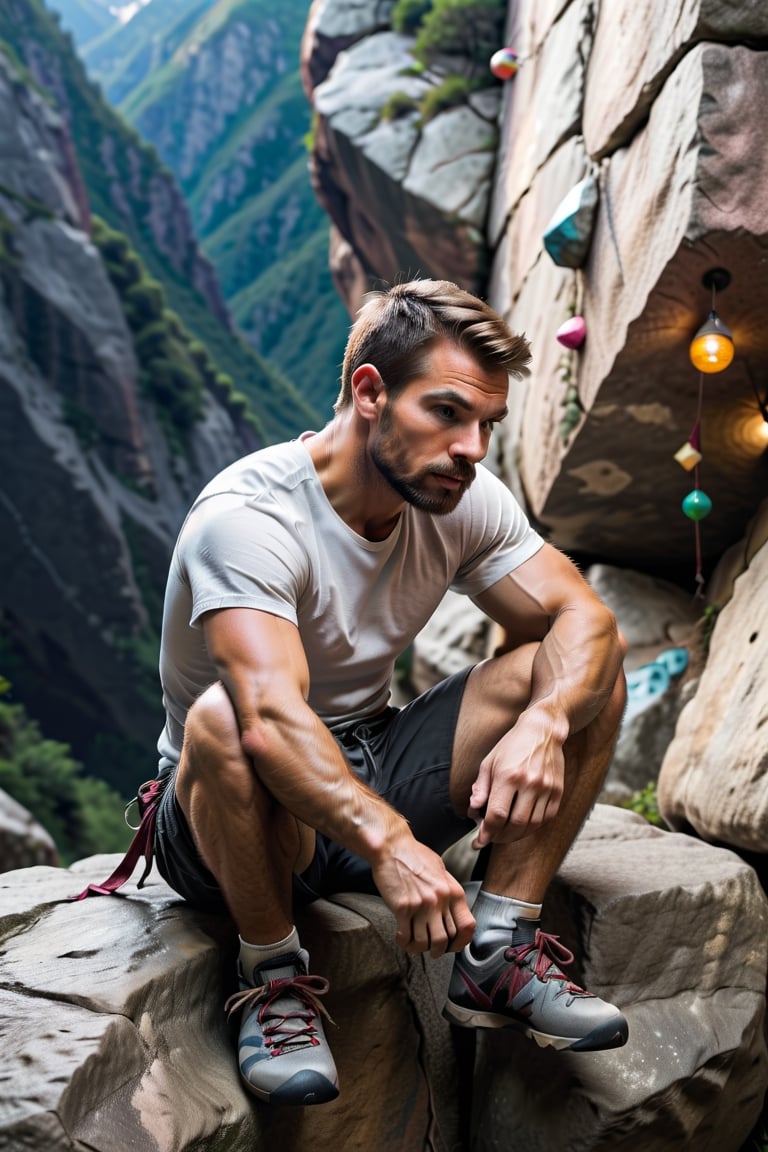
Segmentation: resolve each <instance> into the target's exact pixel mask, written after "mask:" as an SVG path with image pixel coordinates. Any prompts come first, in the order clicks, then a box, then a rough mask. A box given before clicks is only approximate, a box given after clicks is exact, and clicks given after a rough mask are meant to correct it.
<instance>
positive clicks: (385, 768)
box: [155, 668, 474, 911]
mask: <svg viewBox="0 0 768 1152" xmlns="http://www.w3.org/2000/svg"><path fill="white" fill-rule="evenodd" d="M470 671H471V669H470V668H465V669H463V670H462V671H461V672H457V673H455V675H453V676H450V677H448V679H447V680H443V681H441V683H440V684H437V685H435V687H434V688H430V689H429V691H428V692H425V693H424V694H423V695H422V696H419V697H418V698H417V699H416V700H413V701H412V702H411V703H410V704H407V705H406V706H405V707H404V708H400V709H397V708H387V709H386V710H385V711H384V712H382V713H380V714H379V715H378V716H376V717H374V718H373V719H372V720H367V721H360V722H356V723H353V724H347V725H337V726H334V727H332V728H331V732H332V734H333V736H334V737H335V739H336V741H337V742H338V744H339V746H340V747H341V749H342V751H343V752H344V755H345V757H346V759H347V762H348V763H349V765H350V767H351V769H352V771H353V772H354V773H355V775H356V776H358V777H359V778H360V779H362V780H364V781H365V782H366V784H367V785H368V786H369V787H370V788H372V789H373V791H374V792H377V793H378V794H379V796H382V797H383V798H384V799H385V800H386V801H387V803H389V804H391V805H392V807H393V808H396V809H397V811H398V812H400V813H401V814H402V815H403V816H404V817H405V818H406V820H407V821H408V823H409V825H410V828H411V831H412V832H413V835H414V836H415V837H416V839H417V840H419V841H421V843H422V844H426V845H428V846H429V847H430V848H432V849H434V851H435V852H439V853H442V852H444V851H445V849H446V848H448V847H449V846H450V845H451V844H454V843H455V842H456V841H457V840H459V839H461V837H462V836H463V835H464V834H465V833H466V832H468V831H469V830H470V829H471V828H473V827H474V823H473V821H472V820H470V819H468V818H467V817H465V816H457V815H456V813H455V812H454V810H453V807H452V806H451V801H450V796H449V777H450V768H451V756H452V752H453V738H454V733H455V731H456V724H457V721H458V717H459V709H460V707H461V701H462V697H463V695H464V687H465V684H466V682H467V677H468V675H469V673H470ZM171 781H172V776H171V777H170V778H169V784H168V786H167V787H166V789H165V792H164V794H163V797H162V800H161V802H160V806H159V808H158V812H157V824H156V832H155V859H156V861H157V866H158V869H159V871H160V873H161V875H162V876H163V878H164V879H165V880H166V881H167V882H168V883H169V884H170V885H171V887H172V888H173V889H174V890H175V891H176V892H178V893H179V895H180V896H183V897H184V899H185V900H187V901H189V903H190V904H194V905H196V906H197V907H199V908H205V909H209V910H217V911H220V910H223V908H224V907H225V905H224V900H223V897H222V894H221V891H220V889H219V887H218V885H217V883H216V880H215V879H214V877H213V875H212V874H211V872H210V871H209V870H208V868H206V866H205V864H204V863H203V862H202V860H201V859H200V855H199V853H198V851H197V848H196V847H195V844H194V841H193V839H192V836H191V833H190V831H189V827H188V825H187V821H186V819H185V816H184V813H183V812H182V810H181V808H180V807H179V804H178V801H177V799H176V792H175V789H174V788H173V786H172V783H171ZM293 889H294V900H295V902H296V903H297V904H298V905H301V904H307V903H309V902H311V901H312V900H316V899H317V898H318V897H320V896H327V895H330V894H331V893H333V892H371V893H376V886H375V885H374V883H373V878H372V876H371V869H370V866H369V865H368V864H367V863H366V861H365V860H363V859H362V858H361V857H360V856H356V855H355V854H354V852H349V851H348V850H347V849H346V848H342V847H341V845H339V844H336V843H335V842H334V841H333V840H329V839H328V837H327V836H323V835H322V834H321V833H317V837H316V847H315V855H314V857H313V859H312V863H311V864H310V865H309V867H308V868H307V869H306V871H305V872H302V874H301V875H300V876H294V883H293Z"/></svg>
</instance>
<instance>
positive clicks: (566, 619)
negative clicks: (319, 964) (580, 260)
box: [156, 280, 627, 1104]
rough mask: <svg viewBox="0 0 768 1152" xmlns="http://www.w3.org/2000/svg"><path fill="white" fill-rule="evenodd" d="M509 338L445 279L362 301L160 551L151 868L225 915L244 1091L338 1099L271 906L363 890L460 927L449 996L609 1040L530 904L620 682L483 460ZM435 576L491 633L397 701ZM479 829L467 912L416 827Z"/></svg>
mask: <svg viewBox="0 0 768 1152" xmlns="http://www.w3.org/2000/svg"><path fill="white" fill-rule="evenodd" d="M528 358H529V350H528V345H527V342H526V341H525V339H524V338H523V337H520V336H514V335H513V334H512V333H511V332H510V331H509V329H508V328H507V326H506V324H505V323H504V321H503V320H502V319H501V318H500V317H499V316H497V314H496V313H495V312H493V311H492V309H490V308H489V307H488V306H487V305H486V304H484V303H483V302H482V301H480V300H478V299H476V298H475V297H473V296H470V295H469V294H467V293H466V292H464V291H462V290H460V289H459V288H457V287H456V286H455V285H453V284H450V283H447V282H443V281H440V282H434V281H428V280H423V281H414V282H411V283H408V284H401V285H398V286H396V287H394V288H392V289H391V290H390V291H388V292H386V293H380V294H375V295H373V296H372V297H370V298H369V299H368V301H367V303H366V304H365V305H364V306H363V308H362V309H361V311H360V313H359V315H358V317H357V320H356V322H355V324H354V325H353V328H352V331H351V334H350V338H349V342H348V345H347V349H346V353H345V357H344V365H343V371H342V387H341V392H340V395H339V398H338V400H337V403H336V406H335V415H334V418H333V420H332V421H331V422H330V423H329V424H328V425H327V426H326V427H325V428H324V429H323V430H322V431H321V432H319V433H317V434H310V433H307V434H305V435H304V436H302V437H301V438H300V439H299V440H298V441H295V442H292V443H290V444H282V445H278V446H276V447H272V448H267V449H264V450H263V451H261V452H257V453H255V454H253V455H251V456H248V457H246V458H245V459H243V460H240V461H238V462H237V463H235V464H234V465H232V466H231V467H229V468H227V469H226V470H225V471H224V472H222V473H221V474H220V475H219V476H217V477H216V478H215V479H214V480H213V481H212V482H211V483H210V484H209V485H208V486H207V488H206V489H205V490H204V491H203V492H202V494H201V495H200V497H199V498H198V500H197V501H196V503H195V505H194V507H193V508H192V510H191V512H190V514H189V516H188V518H187V520H186V522H185V524H184V526H183V528H182V531H181V533H180V536H179V541H178V544H177V547H176V550H175V553H174V556H173V560H172V564H171V571H170V577H169V582H168V589H167V594H166V605H165V614H164V623H163V639H162V652H161V675H162V681H163V690H164V701H165V706H166V710H167V723H166V727H165V729H164V732H163V734H162V736H161V739H160V741H159V749H160V753H161V777H165V778H166V779H167V780H168V781H169V783H168V786H167V787H166V788H165V792H164V795H163V798H162V801H161V804H160V808H159V811H158V817H157V833H156V852H157V860H158V864H159V867H160V870H161V872H162V873H163V875H164V876H165V877H166V879H167V880H168V881H169V883H170V884H171V885H172V886H173V887H174V888H175V889H176V890H177V891H178V892H179V893H180V894H181V895H182V896H184V897H185V898H186V899H187V900H189V901H191V902H193V903H195V904H197V905H200V906H203V907H212V908H221V907H226V908H227V909H228V910H229V912H230V914H231V916H232V918H233V920H234V922H235V925H236V926H237V929H238V932H239V936H240V956H239V969H240V987H241V991H240V992H239V993H236V994H235V996H234V997H232V998H231V1003H230V1005H229V1006H230V1009H234V1010H237V1009H241V1010H242V1020H241V1026H240V1040H239V1067H240V1073H241V1077H242V1079H243V1082H244V1084H245V1086H246V1087H247V1088H248V1089H249V1090H250V1091H251V1092H253V1093H254V1094H255V1095H256V1096H257V1097H258V1098H259V1099H260V1100H263V1101H273V1102H279V1103H293V1104H309V1103H322V1102H323V1101H327V1100H331V1099H333V1098H334V1097H335V1096H336V1095H337V1093H338V1082H337V1076H336V1070H335V1067H334V1063H333V1058H332V1055H331V1053H330V1050H329V1047H328V1044H327V1041H326V1039H325V1035H324V1032H323V1027H322V1019H321V1017H322V1014H323V1012H324V1009H323V1007H322V1005H321V1002H320V1000H319V996H321V995H322V993H323V992H324V991H325V990H326V989H327V986H328V985H327V982H326V981H325V980H324V979H323V978H321V977H318V976H313V975H310V974H309V972H308V966H309V957H308V955H307V952H306V950H304V949H302V947H301V944H300V941H299V937H298V934H297V931H296V927H295V922H294V909H295V908H296V907H297V906H300V905H301V904H302V903H306V902H307V901H308V900H311V899H314V898H316V897H317V896H319V895H323V894H327V893H331V892H336V891H343V890H360V891H369V892H378V893H379V894H380V895H381V897H382V899H383V900H384V902H385V903H386V905H387V906H388V907H389V908H390V910H391V911H392V913H393V914H394V917H395V921H396V932H397V942H398V944H399V945H400V946H401V947H402V948H403V949H405V951H407V952H411V953H417V952H429V953H430V955H431V956H433V957H438V956H441V955H442V954H443V953H445V952H446V951H449V952H455V953H457V955H456V958H455V960H454V972H453V977H452V980H451V985H450V990H449V995H448V1001H447V1004H446V1007H445V1014H446V1016H447V1017H448V1019H449V1020H451V1021H453V1022H454V1023H456V1024H459V1025H465V1026H469V1027H503V1026H511V1027H519V1028H522V1029H523V1030H524V1031H526V1032H527V1033H528V1034H529V1035H531V1036H533V1037H535V1038H536V1039H537V1040H538V1041H539V1043H550V1044H553V1045H555V1046H556V1047H569V1048H571V1049H574V1050H596V1049H601V1048H610V1047H614V1046H617V1045H620V1044H623V1043H624V1042H625V1040H626V1038H627V1025H626V1021H625V1020H624V1017H623V1016H622V1015H621V1014H620V1012H619V1011H618V1009H616V1008H614V1007H613V1006H611V1005H609V1004H606V1003H604V1002H603V1001H602V1000H600V999H598V998H597V997H595V996H592V995H590V994H589V993H588V992H585V991H584V990H582V989H580V988H578V987H577V986H576V985H575V984H573V983H572V982H570V981H569V980H568V978H567V976H566V975H565V974H564V973H563V971H562V969H561V967H560V965H561V964H563V963H567V962H568V961H569V960H570V959H572V957H571V954H570V953H569V952H568V951H567V949H565V948H563V947H562V946H561V945H559V944H557V942H556V938H554V937H551V936H548V935H546V934H544V933H541V932H540V930H539V927H538V920H539V915H540V912H541V902H542V899H543V897H544V893H545V891H546V888H547V885H548V884H549V882H550V880H551V878H552V876H553V875H554V873H555V871H556V869H557V867H558V866H559V864H560V862H561V861H562V859H563V856H564V855H565V853H566V851H567V850H568V848H569V847H570V845H571V843H572V841H573V840H574V838H575V836H576V834H577V832H578V830H579V828H580V827H581V824H582V822H583V820H584V818H585V816H586V815H587V813H588V812H589V809H590V807H591V806H592V804H593V803H594V800H595V797H596V795H597V793H598V791H599V788H600V785H601V782H602V780H603V777H604V774H605V770H606V767H607V764H608V761H609V759H610V754H611V750H612V746H613V742H614V739H615V735H616V732H617V729H618V725H619V723H620V719H621V714H622V710H623V706H624V687H623V677H622V674H621V665H622V655H623V652H622V644H621V641H620V637H619V635H618V633H617V630H616V625H615V622H614V619H613V617H612V616H611V614H610V613H609V612H608V610H607V609H606V608H605V607H604V605H603V604H602V603H601V602H600V601H599V600H598V599H597V597H596V596H595V595H594V594H593V593H592V592H591V590H590V589H589V587H588V586H587V584H586V583H585V582H584V581H583V579H582V578H581V576H580V575H579V574H578V572H577V570H576V569H575V567H574V566H573V565H572V564H571V563H570V561H569V560H567V559H566V558H565V557H564V556H562V555H561V554H560V553H559V552H557V551H556V550H555V549H554V548H553V547H552V546H550V545H549V544H547V543H545V542H544V541H543V540H542V539H541V538H540V537H539V536H538V535H537V534H536V533H535V532H534V531H533V530H532V529H531V527H530V526H529V524H528V522H527V520H526V518H525V516H524V514H523V512H522V511H521V509H520V507H519V506H518V504H517V503H516V502H515V500H514V499H513V497H512V496H511V494H510V493H509V492H508V490H507V489H506V488H505V487H504V486H503V485H502V484H501V483H500V482H499V481H498V480H497V479H495V478H494V477H493V476H492V475H491V474H490V473H489V472H488V471H487V470H485V469H483V468H482V467H478V465H479V462H480V461H481V460H482V459H483V457H484V456H485V455H486V453H487V451H488V445H489V440H490V436H491V431H492V428H493V425H494V424H496V423H498V422H499V421H501V420H503V419H504V416H505V414H506V411H507V408H506V403H507V388H508V382H509V375H510V374H512V375H513V376H521V375H523V374H525V371H526V366H527V362H528ZM449 588H454V589H456V590H458V591H459V592H463V593H465V594H466V595H468V596H470V597H471V598H472V599H473V600H474V602H475V603H476V604H478V605H479V606H480V607H481V608H482V609H483V610H484V611H485V612H486V613H487V614H488V616H489V617H490V618H491V619H492V620H494V621H496V622H497V623H498V624H499V625H500V626H501V628H502V629H503V630H504V633H505V636H506V640H505V643H504V644H503V645H502V646H501V648H500V650H499V652H498V653H497V654H496V655H495V656H494V658H492V659H489V660H487V661H485V662H483V663H481V664H479V665H478V666H477V667H475V668H474V669H472V670H469V669H468V670H466V671H464V672H461V673H459V674H458V675H456V676H453V677H450V678H449V679H448V680H446V681H445V682H443V683H442V684H439V685H437V686H436V687H435V688H433V689H432V690H430V692H428V693H426V694H425V695H424V696H422V697H420V698H419V699H418V700H416V701H414V702H412V703H411V704H409V705H408V706H406V707H405V708H403V709H402V710H400V711H397V710H396V709H394V708H392V707H391V706H390V705H389V685H390V680H391V676H392V671H393V666H394V661H395V659H396V657H397V656H398V655H399V654H400V653H401V652H402V651H403V650H404V649H405V648H406V647H407V646H408V645H409V644H410V642H411V641H412V640H413V638H414V636H415V635H416V633H417V632H418V631H419V630H420V629H421V628H422V627H423V626H424V624H425V623H426V622H427V620H428V619H429V618H430V616H431V614H432V613H433V611H434V609H435V608H436V607H437V605H438V604H439V602H440V601H441V599H442V597H443V595H444V594H445V592H446V591H447V589H449ZM475 826H476V835H475V838H474V846H475V847H476V848H477V849H480V848H483V847H486V846H489V852H488V857H489V859H488V864H487V869H486V872H485V878H484V880H483V884H482V889H481V891H480V894H479V895H478V896H477V899H476V900H475V902H474V905H473V908H472V910H470V907H469V905H468V901H467V895H466V893H465V891H464V888H463V887H462V886H461V885H460V884H459V883H458V882H457V881H456V880H455V879H454V878H453V877H452V876H451V875H450V874H449V873H448V872H447V870H446V868H445V866H444V864H443V861H442V859H441V855H440V854H441V853H442V852H444V851H445V849H446V848H448V846H449V845H450V844H452V843H454V842H455V841H456V840H458V839H459V838H460V837H461V836H462V835H464V834H465V833H466V832H467V831H468V830H469V829H471V828H473V827H475Z"/></svg>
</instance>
